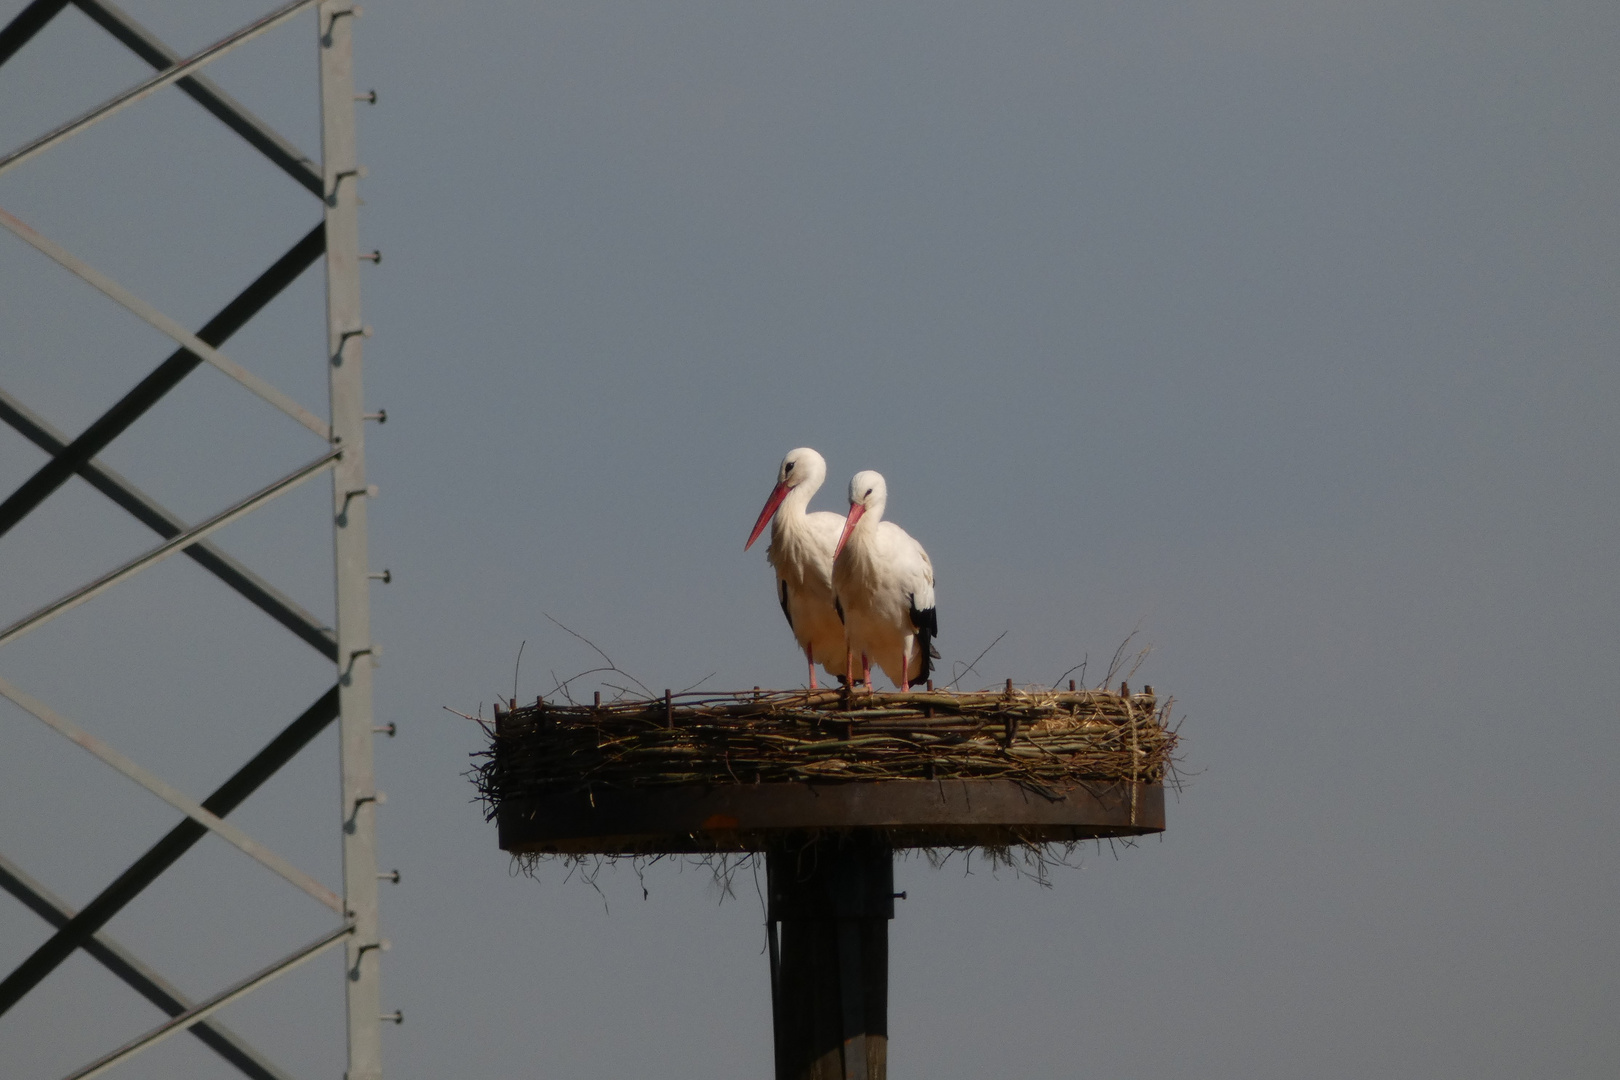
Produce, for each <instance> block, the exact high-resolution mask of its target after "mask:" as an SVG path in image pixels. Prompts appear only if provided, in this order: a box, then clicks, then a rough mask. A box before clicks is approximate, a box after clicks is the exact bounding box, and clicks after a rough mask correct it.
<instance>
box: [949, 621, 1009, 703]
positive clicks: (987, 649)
mask: <svg viewBox="0 0 1620 1080" xmlns="http://www.w3.org/2000/svg"><path fill="white" fill-rule="evenodd" d="M1006 636H1007V631H1005V630H1003V631H1002V632H1001V633H999V634H997V635H996V640H995V641H992V642H991V643H990V644H988V645H986V646H985V647H984V652H981V653H980V654H979V655H978V656H975V657H974V658H973V664H969V665H968V666H967V667H965V668H963V669H962V674H960V675H958V676H957V677H956V678H954V679H952V680H951V681H950V682H948V683H946V684H945V686H946V689H954V688H955V686H956V684H957V683H959V682H961V681H962V680H963V679H965V678H967V676H968V672H970V671H972V670H973V665H974V664H977V663H978V662H979V661H980V660H983V659H984V658H985V656H986V655H988V654H989V652H990V650H991V649H993V648H995V647H996V644H997V642H999V641H1000V640H1001V639H1002V638H1004V637H1006Z"/></svg>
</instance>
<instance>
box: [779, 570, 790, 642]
mask: <svg viewBox="0 0 1620 1080" xmlns="http://www.w3.org/2000/svg"><path fill="white" fill-rule="evenodd" d="M776 584H777V592H778V593H780V594H781V595H780V596H778V597H777V599H779V600H781V601H782V614H783V615H785V616H787V621H788V629H789V630H791V629H793V612H791V611H789V610H788V606H787V582H786V581H783V580H782V579H781V578H777V579H776Z"/></svg>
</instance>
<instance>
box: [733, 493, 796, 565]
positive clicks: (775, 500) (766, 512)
mask: <svg viewBox="0 0 1620 1080" xmlns="http://www.w3.org/2000/svg"><path fill="white" fill-rule="evenodd" d="M787 493H788V486H787V481H785V480H784V481H782V482H781V483H779V484H777V485H776V486H775V487H774V488H772V489H771V497H770V498H768V499H766V500H765V509H763V510H761V511H760V512H759V520H758V521H756V522H754V531H753V532H751V533H749V534H748V543H746V544H744V545H743V550H744V551H747V550H748V549H749V548H751V547H753V546H754V541H755V540H758V539H759V534H760V533H762V532H764V531H765V524H766V522H768V521H770V520H771V515H772V514H774V513H776V508H777V507H778V506H781V505H782V500H783V499H785V498H787Z"/></svg>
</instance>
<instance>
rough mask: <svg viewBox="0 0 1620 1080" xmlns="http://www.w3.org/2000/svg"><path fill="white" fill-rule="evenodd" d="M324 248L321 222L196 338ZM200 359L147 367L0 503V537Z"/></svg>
mask: <svg viewBox="0 0 1620 1080" xmlns="http://www.w3.org/2000/svg"><path fill="white" fill-rule="evenodd" d="M325 251H326V225H325V223H324V222H323V223H321V224H319V225H316V226H315V227H314V228H313V229H311V230H310V231H309V232H307V233H305V234H304V237H303V239H301V240H299V241H298V243H296V244H294V245H293V246H292V247H291V248H289V249H288V250H287V253H286V254H285V255H283V256H281V258H279V259H277V260H276V261H275V262H274V263H272V264H271V266H270V269H268V270H266V271H265V272H264V273H262V274H260V275H259V276H258V277H257V278H256V279H254V281H253V283H252V284H251V285H249V286H248V287H247V288H245V289H243V290H242V291H241V292H240V293H238V294H237V295H236V297H235V298H234V299H233V300H231V302H230V303H228V304H226V305H225V306H224V307H223V308H221V309H220V311H219V313H218V314H217V315H215V316H214V317H213V318H212V319H209V320H208V322H207V324H205V325H204V326H203V328H202V329H201V330H199V331H197V336H198V337H199V338H201V339H202V340H203V341H206V342H208V343H209V344H210V345H216V346H217V345H221V344H224V342H225V341H226V340H227V339H228V338H229V337H230V336H231V335H232V334H234V333H236V331H238V330H240V329H241V328H242V327H243V326H244V325H246V323H247V321H248V320H249V319H251V318H253V316H255V315H257V314H258V313H259V312H260V311H262V310H264V307H265V305H266V304H268V303H270V301H271V300H274V299H275V298H276V297H277V296H279V295H280V294H281V291H282V290H283V289H285V288H286V287H287V286H288V285H291V284H292V283H293V282H294V281H296V280H297V279H298V278H299V276H300V275H302V274H303V272H304V271H305V270H307V269H309V267H310V264H312V263H313V262H314V261H315V260H316V259H318V258H320V257H321V255H322V254H323V253H324V252H325ZM201 363H202V357H200V356H197V355H194V354H193V353H192V352H191V351H190V350H188V349H183V348H182V349H177V350H175V351H174V352H173V353H171V354H170V355H169V358H168V359H167V360H165V361H163V363H161V364H159V365H158V366H157V367H156V368H154V369H153V370H152V373H151V374H149V375H147V376H146V378H144V379H142V380H141V381H140V382H138V383H136V384H135V387H134V388H133V389H132V390H130V392H129V393H127V394H125V395H124V396H123V397H122V398H120V399H119V400H118V402H117V403H116V404H115V405H113V407H112V408H110V409H108V410H107V411H106V412H105V413H102V414H101V416H100V417H99V418H97V420H96V421H95V423H93V424H91V425H90V426H89V427H87V428H85V429H84V433H83V434H81V435H79V436H78V438H76V439H74V440H73V442H72V443H71V444H70V445H69V446H68V448H67V449H66V450H64V451H62V452H61V453H60V454H58V455H57V456H56V457H55V458H53V459H52V460H50V461H48V462H46V463H45V465H43V466H42V467H41V468H40V470H39V471H38V472H36V473H35V474H34V475H33V476H31V477H29V478H28V479H27V480H26V481H24V482H23V485H22V486H21V487H19V488H18V489H17V490H16V491H14V492H12V493H11V495H10V496H8V497H7V498H6V500H5V502H3V503H0V536H4V535H5V534H6V533H8V532H10V531H11V529H12V527H13V526H15V525H16V524H17V522H19V521H21V520H22V519H23V518H25V517H27V516H28V514H29V513H30V512H32V511H33V509H34V508H35V507H37V506H38V505H39V504H40V503H42V502H44V501H45V499H46V498H47V497H49V495H50V494H51V492H53V491H55V490H56V489H57V488H59V487H61V486H62V485H63V484H64V483H66V481H67V478H68V477H70V476H72V475H73V474H74V472H76V471H77V470H78V469H79V468H80V467H81V466H83V465H84V463H85V462H87V461H89V460H90V459H91V458H93V457H95V456H96V455H97V454H99V453H101V451H103V450H105V449H106V448H107V445H108V444H109V443H111V442H112V441H113V440H114V439H116V438H117V437H118V436H119V435H122V434H123V433H124V431H125V430H127V429H128V428H129V426H130V425H131V424H133V423H134V422H135V421H136V420H139V419H140V418H141V417H142V416H143V415H145V413H146V411H147V410H148V409H150V408H151V407H152V406H153V405H156V404H157V403H158V402H159V401H161V400H162V399H163V395H165V394H167V393H168V392H169V391H170V390H173V389H174V388H175V387H176V386H178V385H180V381H181V380H182V379H184V378H185V377H186V376H187V375H189V374H191V373H192V372H193V371H195V370H196V369H197V365H198V364H201Z"/></svg>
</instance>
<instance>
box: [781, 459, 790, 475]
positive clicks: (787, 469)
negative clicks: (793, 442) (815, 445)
mask: <svg viewBox="0 0 1620 1080" xmlns="http://www.w3.org/2000/svg"><path fill="white" fill-rule="evenodd" d="M782 471H783V472H784V473H790V472H792V471H793V462H791V461H790V462H788V463H787V464H786V465H784V466H782Z"/></svg>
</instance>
